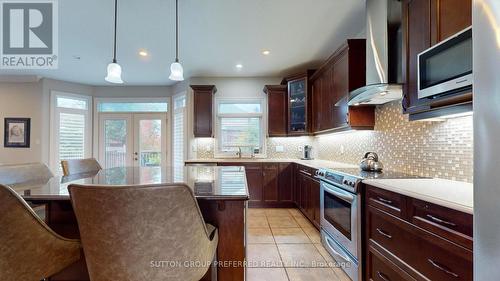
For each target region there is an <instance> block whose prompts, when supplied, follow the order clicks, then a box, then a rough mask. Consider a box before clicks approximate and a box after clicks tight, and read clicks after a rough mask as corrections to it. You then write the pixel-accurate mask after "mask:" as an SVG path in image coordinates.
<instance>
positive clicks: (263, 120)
mask: <svg viewBox="0 0 500 281" xmlns="http://www.w3.org/2000/svg"><path fill="white" fill-rule="evenodd" d="M227 102H232V103H255V102H258V103H260V108H261V112H260V113H231V114H228V113H225V114H220V113H219V104H221V103H227ZM214 106H215V109H214V112H215V118H214V119H215V122H214V124H215V126H214V130H215V140H214V157H215V158H237V157H238V156H237V155H235V154H234V153H231V152H224V151H221V149H220V141H219V140H220V139H221V130H220V128H221V126H220V119H221V118H223V117H224V118H255V117H257V118H260V130H261V132H260V139H261V146H262V147H261V150H260V153H258V154H255V155H254V156H255V158H266V157H267V155H266V154H267V143H266V142H267V138H266V136H267V133H266V132H267V104H266V99H264V98H260V97H255V98H232V97H227V98H225V97H219V98H215V103H214ZM249 156H250V155H243V157H249Z"/></svg>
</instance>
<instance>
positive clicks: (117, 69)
mask: <svg viewBox="0 0 500 281" xmlns="http://www.w3.org/2000/svg"><path fill="white" fill-rule="evenodd" d="M117 11H118V0H115V34H114V41H113V62H111V63H110V64H108V75H107V76H106V78H104V79H105V80H106V81H108V82H110V83H115V84H122V83H123V80H122V67H121V66H120V65H119V64H118V63H117V62H116V21H117Z"/></svg>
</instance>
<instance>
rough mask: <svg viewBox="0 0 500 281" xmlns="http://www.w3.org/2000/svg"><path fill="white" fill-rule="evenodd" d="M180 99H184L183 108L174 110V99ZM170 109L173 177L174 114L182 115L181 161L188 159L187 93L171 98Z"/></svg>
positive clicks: (173, 168) (173, 171) (173, 172)
mask: <svg viewBox="0 0 500 281" xmlns="http://www.w3.org/2000/svg"><path fill="white" fill-rule="evenodd" d="M182 97H184V100H185V106H184V107H182V108H178V109H176V108H175V101H176V99H180V98H182ZM171 108H172V110H171V112H172V117H171V120H172V126H171V127H172V146H171V149H172V151H171V153H170V154H171V155H172V174H173V175H174V177H175V165H174V164H175V163H174V161H175V159H174V158H175V157H174V154H175V152H174V151H175V149H176V147H174V145H175V141H174V138H175V135H174V125H175V124H174V122H175V114H176V113H182V114H183V123H184V132H183V139H184V143H183V147H182V150H183V158H184V159H183V161H186V159H187V157H188V145H187V144H188V141H187V140H188V129H187V128H188V126H187V123H188V120H187V118H188V116H187V115H188V114H187V112H188V97H187V93H186V92H181V93H179V94H176V95H174V96H172V107H171ZM185 177H186V175H184V178H185Z"/></svg>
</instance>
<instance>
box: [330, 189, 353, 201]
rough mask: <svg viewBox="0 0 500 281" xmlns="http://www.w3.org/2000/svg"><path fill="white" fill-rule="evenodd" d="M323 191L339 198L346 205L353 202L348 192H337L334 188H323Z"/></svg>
mask: <svg viewBox="0 0 500 281" xmlns="http://www.w3.org/2000/svg"><path fill="white" fill-rule="evenodd" d="M325 191H326V192H328V193H331V194H333V195H335V196H337V197H338V198H340V199H342V200H344V201H346V202H348V203H352V202H353V201H354V195H351V194H349V193H348V192H346V191H343V190H338V189H337V188H335V187H333V188H332V187H330V186H325Z"/></svg>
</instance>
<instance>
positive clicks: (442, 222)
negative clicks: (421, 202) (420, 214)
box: [427, 215, 457, 226]
mask: <svg viewBox="0 0 500 281" xmlns="http://www.w3.org/2000/svg"><path fill="white" fill-rule="evenodd" d="M427 217H428V218H429V219H431V220H432V221H434V222H437V223H440V224H445V225H449V226H457V225H456V224H454V223H452V222H449V221H445V220H442V219H440V218H436V217H435V216H432V215H427Z"/></svg>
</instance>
